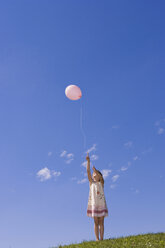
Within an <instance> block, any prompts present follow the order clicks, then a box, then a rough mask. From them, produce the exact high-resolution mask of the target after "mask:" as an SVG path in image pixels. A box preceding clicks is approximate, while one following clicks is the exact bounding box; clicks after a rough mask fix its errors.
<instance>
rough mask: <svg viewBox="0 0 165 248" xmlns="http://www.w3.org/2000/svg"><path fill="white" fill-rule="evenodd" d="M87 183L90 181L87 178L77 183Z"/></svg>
mask: <svg viewBox="0 0 165 248" xmlns="http://www.w3.org/2000/svg"><path fill="white" fill-rule="evenodd" d="M87 181H88V180H87V178H84V179H82V180H79V181H77V183H78V184H83V183H86V182H87Z"/></svg>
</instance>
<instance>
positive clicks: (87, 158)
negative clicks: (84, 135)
mask: <svg viewBox="0 0 165 248" xmlns="http://www.w3.org/2000/svg"><path fill="white" fill-rule="evenodd" d="M86 160H87V161H90V158H89V153H87V156H86Z"/></svg>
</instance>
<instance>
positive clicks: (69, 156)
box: [66, 153, 74, 159]
mask: <svg viewBox="0 0 165 248" xmlns="http://www.w3.org/2000/svg"><path fill="white" fill-rule="evenodd" d="M66 156H67V158H69V159H70V158H73V157H74V154H73V153H68V154H67V155H66Z"/></svg>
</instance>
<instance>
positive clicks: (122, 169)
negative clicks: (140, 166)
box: [120, 166, 128, 171]
mask: <svg viewBox="0 0 165 248" xmlns="http://www.w3.org/2000/svg"><path fill="white" fill-rule="evenodd" d="M120 170H121V171H126V170H128V167H124V166H122V167H121V169H120Z"/></svg>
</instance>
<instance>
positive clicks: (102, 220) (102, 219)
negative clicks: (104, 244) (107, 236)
mask: <svg viewBox="0 0 165 248" xmlns="http://www.w3.org/2000/svg"><path fill="white" fill-rule="evenodd" d="M99 226H100V240H103V238H104V216H103V217H100V219H99Z"/></svg>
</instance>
